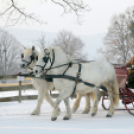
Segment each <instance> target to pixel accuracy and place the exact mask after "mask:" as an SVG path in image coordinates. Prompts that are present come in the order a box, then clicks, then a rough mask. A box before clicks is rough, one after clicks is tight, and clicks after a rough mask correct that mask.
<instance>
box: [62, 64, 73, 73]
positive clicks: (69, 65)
mask: <svg viewBox="0 0 134 134" xmlns="http://www.w3.org/2000/svg"><path fill="white" fill-rule="evenodd" d="M71 66H72V63H71V62H70V63H69V64H68V67H67V69H66V70H65V71H64V72H63V75H65V73H66V72H67V70H68V69H69V68H70V67H71Z"/></svg>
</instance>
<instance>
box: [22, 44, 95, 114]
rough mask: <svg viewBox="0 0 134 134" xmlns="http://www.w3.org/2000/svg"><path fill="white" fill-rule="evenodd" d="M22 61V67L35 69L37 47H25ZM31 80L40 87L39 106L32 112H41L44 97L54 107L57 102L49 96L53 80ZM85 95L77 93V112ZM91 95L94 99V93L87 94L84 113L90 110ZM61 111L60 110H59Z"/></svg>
mask: <svg viewBox="0 0 134 134" xmlns="http://www.w3.org/2000/svg"><path fill="white" fill-rule="evenodd" d="M21 58H22V61H21V62H22V63H21V65H20V66H21V68H23V69H27V70H28V71H29V72H32V71H33V68H34V66H35V64H36V63H37V60H38V51H37V50H35V47H34V46H33V47H32V49H25V51H24V54H22V57H21ZM31 82H32V84H33V86H34V87H35V89H38V101H37V106H36V108H35V109H34V111H33V112H32V113H31V114H32V115H39V114H40V109H41V104H42V102H43V99H44V98H45V100H46V101H47V102H48V103H49V104H50V105H51V106H52V107H53V108H54V106H55V103H54V101H53V100H52V99H51V97H50V96H49V93H48V90H52V89H53V87H54V85H53V83H52V82H47V81H46V80H43V79H39V78H31ZM82 96H83V95H77V98H76V100H75V102H74V105H73V108H72V111H73V112H75V111H76V110H77V109H78V108H79V105H80V100H81V98H82ZM90 97H91V99H94V98H93V97H94V94H93V93H90V94H87V95H85V99H86V103H85V104H86V105H85V108H84V110H83V112H82V113H83V114H87V113H88V112H89V111H90ZM59 113H60V110H59Z"/></svg>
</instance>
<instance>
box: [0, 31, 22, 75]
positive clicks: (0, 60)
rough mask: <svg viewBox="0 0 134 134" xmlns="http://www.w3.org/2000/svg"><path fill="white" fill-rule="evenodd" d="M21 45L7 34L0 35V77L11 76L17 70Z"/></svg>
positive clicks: (2, 32)
mask: <svg viewBox="0 0 134 134" xmlns="http://www.w3.org/2000/svg"><path fill="white" fill-rule="evenodd" d="M21 50H22V45H21V44H20V43H19V42H18V41H17V40H16V39H15V38H14V37H13V36H12V35H10V34H9V33H8V32H6V31H1V35H0V75H7V74H13V73H16V72H18V70H19V64H18V63H19V62H20V52H21Z"/></svg>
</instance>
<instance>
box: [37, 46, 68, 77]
mask: <svg viewBox="0 0 134 134" xmlns="http://www.w3.org/2000/svg"><path fill="white" fill-rule="evenodd" d="M69 60H70V59H69V58H68V56H67V55H66V54H65V53H64V52H63V51H62V50H61V49H60V48H57V47H49V48H47V49H43V50H41V52H40V54H39V56H38V62H37V63H36V66H35V67H34V74H35V75H36V76H37V77H40V76H41V75H43V73H45V74H46V72H48V71H49V70H51V69H52V67H55V66H58V65H61V64H64V63H67V62H69ZM53 70H55V69H52V70H51V71H53Z"/></svg>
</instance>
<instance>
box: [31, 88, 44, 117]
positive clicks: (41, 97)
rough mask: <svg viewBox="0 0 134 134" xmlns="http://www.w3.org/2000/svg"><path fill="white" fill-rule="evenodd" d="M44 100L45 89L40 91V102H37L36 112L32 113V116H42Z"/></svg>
mask: <svg viewBox="0 0 134 134" xmlns="http://www.w3.org/2000/svg"><path fill="white" fill-rule="evenodd" d="M43 98H44V89H38V100H37V106H36V108H35V109H34V111H33V112H32V113H31V115H39V114H40V108H41V105H42V102H43Z"/></svg>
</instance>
